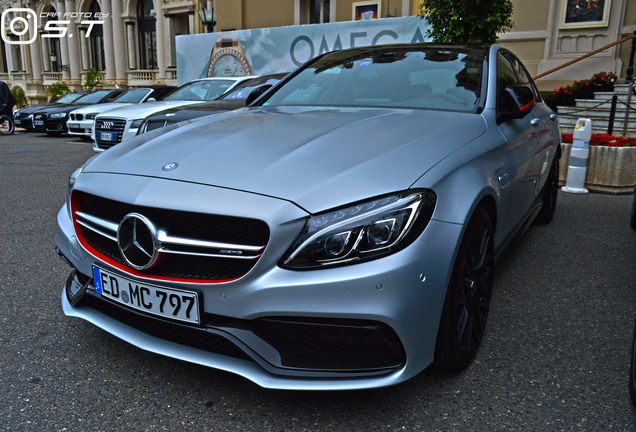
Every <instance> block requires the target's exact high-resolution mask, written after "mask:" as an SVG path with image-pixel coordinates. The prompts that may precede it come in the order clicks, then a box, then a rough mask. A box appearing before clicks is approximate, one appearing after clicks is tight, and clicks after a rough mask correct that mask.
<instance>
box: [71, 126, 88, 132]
mask: <svg viewBox="0 0 636 432" xmlns="http://www.w3.org/2000/svg"><path fill="white" fill-rule="evenodd" d="M69 131H71V132H75V133H84V129H82V128H73V127H72V128H70V129H69Z"/></svg>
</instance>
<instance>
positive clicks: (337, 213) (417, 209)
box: [281, 190, 437, 269]
mask: <svg viewBox="0 0 636 432" xmlns="http://www.w3.org/2000/svg"><path fill="white" fill-rule="evenodd" d="M436 200H437V198H436V196H435V194H434V193H433V192H432V191H428V190H419V191H405V192H401V193H398V194H394V195H389V196H384V197H380V198H376V199H374V200H371V201H366V202H362V203H358V204H355V205H352V206H350V207H346V208H341V209H337V210H333V211H330V212H328V213H323V214H318V215H315V216H312V217H310V218H309V220H308V221H307V223H306V225H305V228H304V229H303V232H302V233H301V234H300V236H299V237H298V239H296V241H295V242H294V245H293V246H292V247H291V249H290V250H289V252H288V253H287V254H286V256H285V258H284V259H283V260H282V262H281V266H282V267H286V268H291V269H310V268H321V267H326V266H333V265H343V264H354V263H357V262H361V261H365V260H370V259H375V258H379V257H381V256H385V255H388V254H391V253H393V252H396V251H397V250H400V249H402V248H404V247H406V246H407V245H408V244H410V243H411V242H412V241H413V240H414V239H415V238H416V237H417V236H418V235H419V234H420V233H421V232H422V230H423V229H424V228H425V227H426V225H427V224H428V221H429V220H430V218H431V216H432V214H433V210H434V208H435V202H436Z"/></svg>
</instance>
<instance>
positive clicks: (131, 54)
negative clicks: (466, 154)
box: [126, 22, 137, 69]
mask: <svg viewBox="0 0 636 432" xmlns="http://www.w3.org/2000/svg"><path fill="white" fill-rule="evenodd" d="M126 35H127V36H128V68H129V69H137V57H136V55H135V54H136V53H137V46H136V44H135V23H133V22H127V23H126Z"/></svg>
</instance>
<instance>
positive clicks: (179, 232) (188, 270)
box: [75, 191, 269, 281]
mask: <svg viewBox="0 0 636 432" xmlns="http://www.w3.org/2000/svg"><path fill="white" fill-rule="evenodd" d="M76 194H77V195H78V201H79V206H78V207H79V208H78V209H77V210H79V211H81V213H83V214H88V215H90V216H92V217H96V218H99V219H102V220H105V221H110V222H112V223H113V224H119V222H120V221H121V220H122V219H123V218H124V216H126V215H127V214H129V213H133V212H134V213H140V214H142V215H143V216H145V217H146V218H148V219H149V220H150V221H151V222H152V223H153V225H155V227H156V228H157V230H158V231H159V230H161V231H165V232H166V233H168V234H169V235H170V236H172V237H176V238H183V239H196V240H197V241H204V242H216V243H223V244H231V245H244V246H246V247H264V245H266V244H267V241H268V240H269V227H268V226H267V224H266V223H265V222H263V221H260V220H257V219H250V218H241V217H234V216H221V215H213V214H203V213H194V212H184V211H177V210H166V209H158V208H153V207H142V206H135V205H131V204H127V203H122V202H119V201H113V200H109V199H105V198H101V197H97V196H95V195H91V194H87V193H84V192H79V191H78V192H76ZM75 217H76V218H77V217H78V216H77V215H76V216H75ZM80 220H81V216H80ZM99 230H100V229H99V227H98V230H97V231H99ZM101 231H102V232H103V231H104V228H101ZM80 233H81V235H82V237H83V238H84V240H85V241H86V243H88V245H89V246H91V247H92V248H93V249H95V250H96V251H97V252H98V253H100V254H101V255H103V256H104V257H106V258H109V259H111V260H114V261H116V262H118V263H119V264H122V265H124V266H127V263H126V261H125V259H124V258H123V256H122V255H121V253H120V251H119V247H118V246H117V243H116V242H115V241H113V239H112V238H108V236H104V235H103V234H100V233H99V232H96V230H94V229H91V228H88V227H86V226H84V225H80ZM116 235H117V234H116V232H111V233H110V236H111V237H114V238H116ZM194 249H195V248H192V247H181V248H180V249H179V251H180V253H167V252H165V253H160V254H159V258H158V260H157V262H156V263H155V264H154V265H153V266H152V267H150V268H148V269H146V270H142V271H141V273H142V274H144V275H148V276H149V277H152V276H156V277H160V278H166V277H168V278H177V279H193V280H204V281H226V280H233V279H238V278H240V277H242V276H244V275H245V274H246V273H247V272H248V271H250V270H251V269H252V267H254V265H255V264H256V262H257V261H258V258H259V257H260V252H255V253H254V255H253V256H250V255H249V253H247V255H245V257H235V256H230V255H227V256H218V254H207V255H206V254H203V256H202V254H201V252H202V251H201V250H194ZM209 255H214V256H209Z"/></svg>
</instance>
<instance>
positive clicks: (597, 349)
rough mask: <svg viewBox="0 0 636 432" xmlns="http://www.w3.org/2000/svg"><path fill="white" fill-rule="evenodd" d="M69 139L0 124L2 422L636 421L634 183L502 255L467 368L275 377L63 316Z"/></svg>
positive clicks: (490, 425) (243, 427) (99, 427)
mask: <svg viewBox="0 0 636 432" xmlns="http://www.w3.org/2000/svg"><path fill="white" fill-rule="evenodd" d="M92 154H93V153H92V150H91V148H90V146H89V145H88V144H85V143H82V142H80V141H77V142H76V140H74V139H70V138H68V137H61V138H49V137H46V136H45V135H39V134H27V133H21V134H19V135H14V136H0V197H1V201H0V203H1V204H0V263H1V264H0V318H1V321H0V431H111V430H113V431H124V430H126V431H163V430H166V431H190V430H192V431H203V430H206V431H225V430H231V431H251V430H257V431H314V430H315V431H318V430H326V431H404V430H407V431H414V430H417V431H438V430H440V431H441V430H444V431H446V430H448V431H495V430H514V431H517V430H521V431H530V430H533V431H560V430H568V431H632V432H633V431H635V430H636V410H634V409H633V408H632V406H631V404H630V401H629V395H628V392H627V379H628V365H629V349H630V342H631V332H632V328H633V324H634V319H635V317H636V282H635V281H636V232H635V231H632V230H631V229H630V228H629V224H628V221H629V212H630V208H631V200H632V197H631V196H625V195H623V196H610V195H599V194H591V195H586V196H572V195H566V194H563V193H561V194H560V196H559V205H558V209H557V213H556V216H555V219H554V221H553V223H552V224H551V225H548V226H545V227H536V226H534V227H531V228H530V229H529V230H528V232H526V234H525V235H524V237H523V238H521V239H520V240H519V241H518V242H517V244H516V245H515V246H514V247H513V248H512V249H511V250H510V251H509V253H508V254H507V255H506V256H505V257H504V258H503V259H502V260H501V261H500V262H499V263H498V265H497V272H496V282H495V288H494V298H493V302H492V309H491V315H490V317H489V322H488V328H487V334H486V337H485V340H484V343H483V345H482V348H481V351H480V353H479V354H478V356H477V359H476V361H475V362H474V363H473V365H472V366H471V367H470V368H469V369H468V370H466V371H465V372H464V373H461V374H459V375H454V376H452V375H450V376H446V375H440V374H438V373H434V372H431V371H429V370H427V371H424V372H423V373H422V374H420V375H419V376H418V377H416V378H415V379H413V380H411V381H409V382H407V383H404V384H402V385H399V386H395V387H391V388H386V389H377V390H372V391H357V392H326V393H319V392H304V393H303V392H289V391H271V390H265V389H261V388H260V387H258V386H256V385H254V384H252V383H251V382H249V381H246V380H245V379H243V378H240V377H238V376H235V375H232V374H229V373H225V372H220V371H215V370H213V369H208V368H204V367H200V366H196V365H192V364H188V363H184V362H181V361H177V360H172V359H169V358H164V357H161V356H159V355H155V354H151V353H147V352H144V351H142V350H140V349H138V348H136V347H134V346H131V345H128V344H126V343H124V342H122V341H120V340H118V339H116V338H115V337H113V336H110V335H109V334H107V333H105V332H103V331H101V330H99V329H98V328H96V327H94V326H92V325H91V324H89V323H87V322H84V321H82V320H80V319H76V318H67V317H65V316H64V315H63V313H62V309H61V306H60V294H61V291H62V285H63V283H64V281H65V279H66V276H67V275H68V273H69V268H68V267H67V266H66V264H64V263H63V262H62V261H61V260H60V259H59V258H58V257H57V255H56V254H55V252H54V233H55V224H56V221H55V219H56V212H57V210H58V209H59V208H60V206H61V205H62V204H63V203H64V201H65V197H66V184H67V178H68V175H69V174H70V173H71V172H72V171H73V170H74V169H75V168H77V167H78V166H79V165H81V164H82V162H83V161H84V160H86V159H87V158H89V157H90V156H91V155H92Z"/></svg>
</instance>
